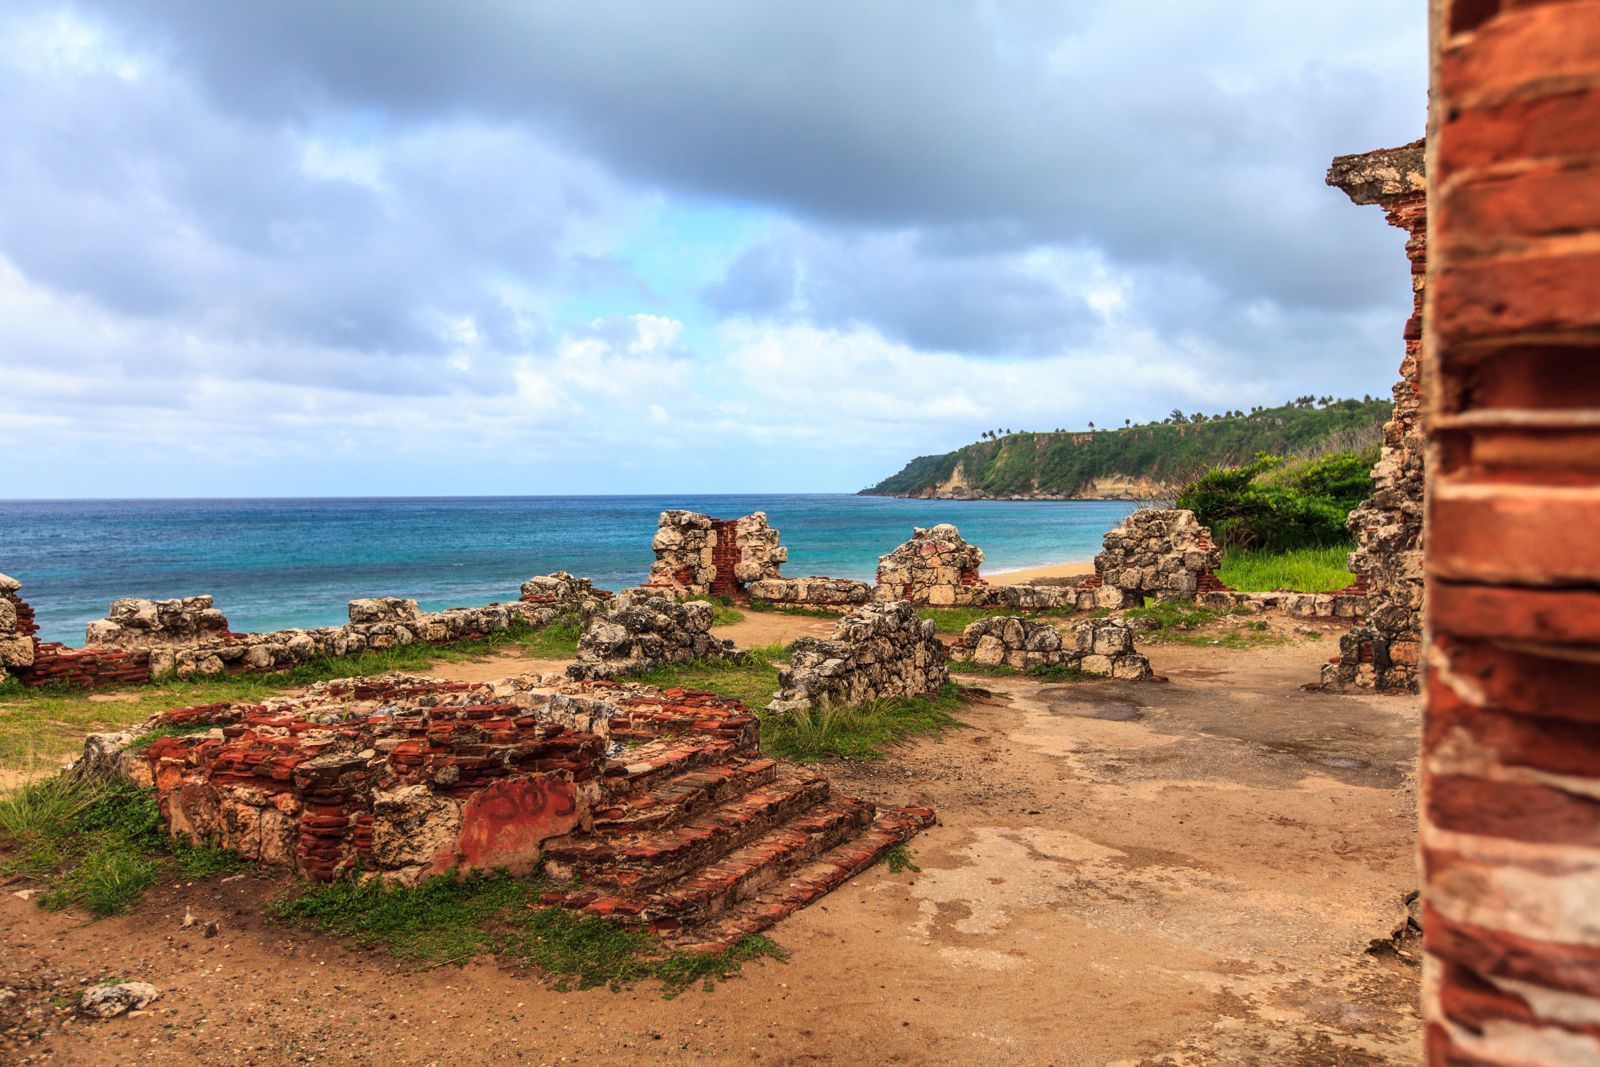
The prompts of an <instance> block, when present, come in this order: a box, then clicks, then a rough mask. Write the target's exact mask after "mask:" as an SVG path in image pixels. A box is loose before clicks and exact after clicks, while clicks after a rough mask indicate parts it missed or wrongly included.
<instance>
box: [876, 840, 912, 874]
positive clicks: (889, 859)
mask: <svg viewBox="0 0 1600 1067" xmlns="http://www.w3.org/2000/svg"><path fill="white" fill-rule="evenodd" d="M878 862H879V863H885V864H888V866H889V873H890V874H900V873H901V872H903V871H910V872H911V873H912V874H921V873H922V868H921V867H918V866H917V865H916V864H915V863H913V862H912V861H911V850H910V849H909V848H907V847H906V845H905V842H903V841H902V842H901V843H900V844H898V845H895V846H894V847H893V848H891V849H889V851H887V852H885V853H884V854H883V855H882V856H879V857H878Z"/></svg>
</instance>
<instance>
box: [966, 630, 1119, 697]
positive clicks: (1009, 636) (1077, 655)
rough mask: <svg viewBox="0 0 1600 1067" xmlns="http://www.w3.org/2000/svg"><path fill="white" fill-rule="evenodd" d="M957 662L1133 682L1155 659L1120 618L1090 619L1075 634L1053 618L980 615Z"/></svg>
mask: <svg viewBox="0 0 1600 1067" xmlns="http://www.w3.org/2000/svg"><path fill="white" fill-rule="evenodd" d="M950 658H951V660H953V661H955V662H957V663H972V664H976V665H978V666H980V667H1011V668H1014V669H1016V670H1020V671H1028V670H1035V669H1039V668H1046V667H1065V668H1068V669H1071V670H1078V671H1083V672H1084V673H1085V674H1101V675H1106V676H1107V677H1111V678H1121V679H1125V680H1127V681H1133V682H1137V681H1142V680H1143V679H1146V678H1149V677H1150V661H1149V660H1148V659H1146V658H1145V657H1144V656H1143V655H1141V654H1140V653H1139V652H1137V651H1135V649H1134V647H1133V630H1132V629H1131V628H1129V627H1128V626H1126V625H1124V624H1123V623H1122V622H1120V621H1118V620H1116V619H1088V620H1085V621H1083V622H1080V623H1077V624H1076V625H1075V626H1073V628H1072V637H1071V638H1070V639H1068V638H1064V637H1063V636H1062V634H1061V631H1060V630H1058V629H1057V628H1056V627H1054V626H1052V625H1051V624H1050V623H1047V622H1040V621H1038V620H1036V619H1025V618H1021V617H1017V616H1005V615H1000V616H995V617H993V618H988V619H979V620H977V621H976V622H974V623H972V624H970V625H969V626H968V627H967V628H966V629H965V630H963V631H962V633H961V640H960V642H958V643H957V644H956V645H955V646H954V647H953V648H951V649H950Z"/></svg>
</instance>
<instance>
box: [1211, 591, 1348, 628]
mask: <svg viewBox="0 0 1600 1067" xmlns="http://www.w3.org/2000/svg"><path fill="white" fill-rule="evenodd" d="M1195 603H1196V604H1199V605H1200V606H1201V607H1203V608H1220V609H1223V610H1226V611H1232V612H1235V613H1238V612H1255V613H1261V612H1274V613H1276V614H1280V615H1287V616H1289V617H1290V618H1292V619H1346V620H1350V619H1359V618H1362V617H1363V616H1364V615H1365V614H1366V611H1367V596H1366V593H1364V592H1362V591H1360V590H1359V589H1354V588H1352V589H1341V590H1338V591H1337V592H1332V593H1293V592H1288V591H1282V592H1275V593H1240V592H1238V591H1236V590H1233V589H1218V590H1212V591H1210V592H1203V593H1200V594H1199V595H1198V596H1196V597H1195Z"/></svg>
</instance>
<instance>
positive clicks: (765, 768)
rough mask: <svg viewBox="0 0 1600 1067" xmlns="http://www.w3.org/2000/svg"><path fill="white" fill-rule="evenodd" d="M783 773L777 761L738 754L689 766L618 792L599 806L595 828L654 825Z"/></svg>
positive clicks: (608, 831)
mask: <svg viewBox="0 0 1600 1067" xmlns="http://www.w3.org/2000/svg"><path fill="white" fill-rule="evenodd" d="M777 776H778V764H777V761H776V760H769V759H755V760H747V759H733V760H728V761H726V762H723V763H713V764H710V765H707V766H703V767H696V768H694V769H693V770H688V771H684V772H683V773H681V774H678V775H675V776H673V777H671V778H668V779H666V780H665V781H662V782H658V783H657V784H656V785H654V786H652V787H650V788H648V789H644V790H637V791H634V792H631V793H628V794H626V795H623V796H614V797H611V798H609V799H608V800H607V802H606V803H605V804H604V805H603V806H600V807H597V808H596V809H595V813H594V829H595V832H596V833H602V834H617V833H627V832H630V831H636V830H654V829H659V828H660V827H663V826H670V825H672V824H673V823H678V822H682V821H683V820H684V819H686V818H688V817H689V816H691V815H694V814H697V813H698V812H701V811H703V810H705V809H706V808H709V807H711V806H712V805H714V804H720V803H722V802H723V801H726V800H729V799H731V798H733V797H736V796H738V795H739V794H741V793H748V792H749V791H750V790H752V789H756V788H758V787H760V786H763V785H767V784H768V783H770V782H772V781H773V780H774V779H775V778H777Z"/></svg>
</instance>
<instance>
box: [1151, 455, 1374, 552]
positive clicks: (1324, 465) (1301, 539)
mask: <svg viewBox="0 0 1600 1067" xmlns="http://www.w3.org/2000/svg"><path fill="white" fill-rule="evenodd" d="M1371 466H1372V460H1371V458H1370V455H1369V454H1368V453H1361V452H1339V453H1335V454H1333V455H1329V456H1324V457H1322V458H1320V459H1314V460H1302V461H1299V462H1292V463H1289V464H1285V463H1284V461H1283V460H1282V459H1281V458H1279V457H1277V456H1266V455H1263V456H1260V457H1258V458H1257V459H1256V461H1255V462H1254V463H1251V464H1248V465H1246V466H1243V467H1214V468H1212V469H1211V470H1209V471H1207V472H1206V473H1205V474H1203V475H1201V476H1200V477H1199V478H1197V479H1195V480H1194V481H1193V482H1191V483H1189V485H1187V486H1185V487H1184V490H1183V492H1182V493H1180V494H1179V496H1178V501H1177V504H1178V507H1180V508H1188V509H1189V510H1190V511H1193V512H1194V513H1195V516H1196V517H1197V518H1199V520H1200V521H1201V522H1203V523H1205V524H1206V525H1207V526H1209V527H1211V535H1212V537H1213V538H1215V539H1216V542H1217V544H1219V545H1221V546H1222V547H1223V548H1224V549H1230V550H1241V549H1246V550H1252V551H1259V552H1286V551H1289V550H1290V549H1296V548H1312V547H1319V546H1328V545H1341V544H1346V543H1348V542H1349V539H1350V535H1349V533H1348V532H1347V531H1346V529H1345V520H1346V519H1347V518H1348V517H1349V514H1350V511H1351V509H1352V508H1354V507H1356V506H1357V505H1358V504H1360V503H1361V501H1362V500H1364V499H1366V497H1367V495H1368V494H1369V493H1370V492H1371V491H1372V477H1371Z"/></svg>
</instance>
